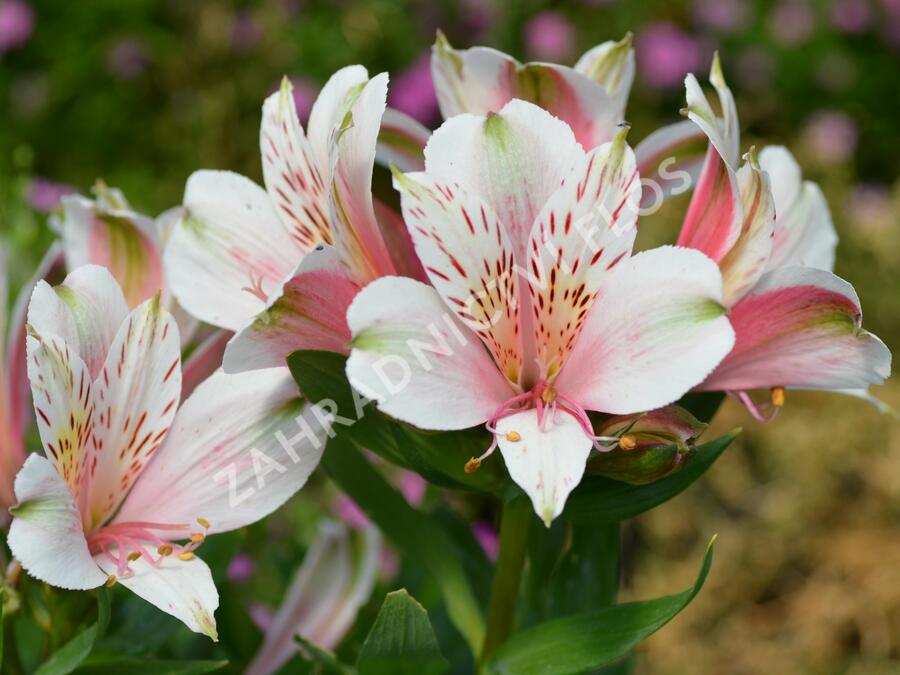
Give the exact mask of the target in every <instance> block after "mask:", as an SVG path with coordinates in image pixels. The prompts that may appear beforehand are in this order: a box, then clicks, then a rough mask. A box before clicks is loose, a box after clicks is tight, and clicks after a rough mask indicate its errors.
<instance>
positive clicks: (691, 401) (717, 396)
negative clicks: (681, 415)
mask: <svg viewBox="0 0 900 675" xmlns="http://www.w3.org/2000/svg"><path fill="white" fill-rule="evenodd" d="M724 400H725V394H724V393H722V392H721V391H697V392H691V393H689V394H685V395H684V396H682V397H681V400H680V401H678V405H680V406H681V407H682V408H684V409H685V410H687V411H688V412H689V413H691V414H692V415H693V416H694V417H696V418H697V419H698V420H700V421H701V422H706V423H707V424H709V422H710V420H712V418H713V417H714V416H715V414H716V412H718V410H719V407H720V406H721V405H722V401H724Z"/></svg>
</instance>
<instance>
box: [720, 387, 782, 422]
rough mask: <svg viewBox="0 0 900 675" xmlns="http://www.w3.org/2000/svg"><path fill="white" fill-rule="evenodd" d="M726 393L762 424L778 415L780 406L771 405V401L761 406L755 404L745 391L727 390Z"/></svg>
mask: <svg viewBox="0 0 900 675" xmlns="http://www.w3.org/2000/svg"><path fill="white" fill-rule="evenodd" d="M728 395H729V396H731V398H733V399H735V400H737V401H740V402H741V403H742V404H743V405H744V407H745V408H747V411H748V412H749V413H750V414H751V415H752V416H753V419H755V420H756V421H757V422H762V423H764V424H765V423H768V422H771V421H772V420H774V419H775V416H776V415H778V411H779V410H781V406H779V405H772V404H771V403H766V404H764V405H762V406H760V405H757V404H756V403H754V402H753V399H752V398H750V395H749V394H748V393H747V392H746V391H737V392H735V391H729V392H728Z"/></svg>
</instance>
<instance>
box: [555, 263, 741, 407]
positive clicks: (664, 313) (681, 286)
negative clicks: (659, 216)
mask: <svg viewBox="0 0 900 675" xmlns="http://www.w3.org/2000/svg"><path fill="white" fill-rule="evenodd" d="M721 303H722V277H721V275H720V273H719V269H718V267H717V266H716V264H715V263H714V262H713V261H712V260H710V259H709V258H707V257H706V256H704V255H703V254H702V253H699V252H697V251H692V250H690V249H679V248H674V247H671V246H664V247H661V248H657V249H652V250H649V251H644V252H642V253H638V254H637V255H635V256H634V257H632V258H630V259H628V260H623V261H622V263H621V264H619V265H618V266H617V267H616V269H615V271H614V273H613V274H611V275H610V276H609V277H608V279H607V281H606V282H605V283H604V284H603V286H602V287H601V289H600V293H599V297H598V298H597V300H596V301H595V302H594V308H593V309H592V310H591V313H590V314H589V315H588V319H587V322H586V324H585V326H584V329H583V331H582V333H581V336H580V337H579V339H578V341H577V342H576V343H575V348H574V349H573V350H572V353H571V355H570V356H569V359H568V361H567V362H566V364H565V366H564V367H563V370H562V372H561V373H560V374H559V377H558V378H557V380H556V384H555V386H556V388H557V389H558V390H559V391H560V392H561V393H564V394H566V395H567V396H569V397H570V398H572V399H574V400H576V401H578V402H579V403H581V404H582V405H584V407H586V408H588V409H590V410H598V411H602V412H608V413H613V414H616V415H626V414H629V413H633V412H641V411H644V410H652V409H654V408H659V407H662V406H664V405H667V404H669V403H671V402H672V401H675V400H677V399H678V398H680V397H681V396H682V394H684V393H686V392H687V391H688V390H689V389H690V388H691V387H693V386H695V385H697V384H699V383H700V382H701V381H702V380H703V379H704V378H705V377H706V376H707V375H708V374H709V373H710V372H711V371H712V369H713V368H715V367H716V365H718V363H719V362H720V361H721V360H722V358H723V357H724V356H725V355H726V354H727V353H728V352H729V350H730V349H731V347H732V345H733V344H734V331H732V329H731V325H730V324H729V323H728V318H727V317H726V316H725V308H724V307H723V306H722V304H721Z"/></svg>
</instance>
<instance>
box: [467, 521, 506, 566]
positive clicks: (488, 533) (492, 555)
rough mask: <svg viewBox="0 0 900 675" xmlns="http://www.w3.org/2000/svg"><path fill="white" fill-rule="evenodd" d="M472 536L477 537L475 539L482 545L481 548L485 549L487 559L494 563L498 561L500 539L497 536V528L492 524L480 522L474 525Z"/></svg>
mask: <svg viewBox="0 0 900 675" xmlns="http://www.w3.org/2000/svg"><path fill="white" fill-rule="evenodd" d="M472 534H473V535H475V539H476V540H477V541H478V543H479V544H481V548H483V549H484V552H485V553H486V554H487V557H488V558H489V559H490V560H492V561H493V560H496V559H497V554H498V553H499V552H500V538H499V536H498V535H497V528H496V527H494V525H493V524H492V523H489V522H487V521H485V520H480V521H478V522H477V523H472Z"/></svg>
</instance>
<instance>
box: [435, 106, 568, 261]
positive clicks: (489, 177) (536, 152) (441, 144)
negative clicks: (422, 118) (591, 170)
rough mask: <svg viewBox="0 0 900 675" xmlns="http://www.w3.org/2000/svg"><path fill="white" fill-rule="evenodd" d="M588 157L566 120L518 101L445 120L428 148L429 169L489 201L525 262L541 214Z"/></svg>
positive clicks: (437, 177)
mask: <svg viewBox="0 0 900 675" xmlns="http://www.w3.org/2000/svg"><path fill="white" fill-rule="evenodd" d="M583 157H584V152H583V151H582V149H581V147H580V146H579V145H578V142H577V141H576V140H575V136H574V135H573V134H572V130H571V129H570V128H569V127H568V126H567V125H566V124H565V123H564V122H561V121H560V120H559V119H557V118H555V117H553V115H551V114H550V113H548V112H547V111H545V110H542V109H541V108H539V107H537V106H536V105H533V104H531V103H526V102H525V101H519V100H514V101H511V102H509V103H507V104H506V105H505V106H504V107H503V108H502V109H501V110H500V111H499V112H497V113H492V114H489V115H488V116H487V117H477V116H475V115H468V114H465V115H457V116H456V117H453V118H451V119H449V120H447V121H446V122H444V124H443V125H441V127H440V128H439V129H438V130H437V131H435V132H434V134H432V136H431V139H430V140H429V141H428V145H427V146H426V148H425V172H426V173H427V174H428V177H429V178H431V179H432V180H433V181H435V182H437V183H443V184H450V185H452V184H454V183H455V184H458V185H459V186H460V187H462V188H463V189H464V190H466V191H467V192H468V193H470V194H472V195H473V196H477V197H479V198H480V199H481V200H482V201H484V203H485V204H486V205H487V206H488V207H489V208H490V209H491V211H493V212H494V213H495V214H496V215H497V217H498V218H499V219H500V221H501V222H502V223H503V224H504V225H505V227H506V231H507V233H508V234H509V236H510V239H511V241H512V243H513V252H514V253H515V254H516V260H517V261H520V262H521V261H524V260H525V259H526V256H525V247H526V245H527V243H528V239H529V236H530V234H531V228H532V226H533V224H534V220H535V218H536V217H537V215H538V213H540V211H541V209H542V208H543V207H544V204H545V203H546V201H547V199H549V197H550V195H552V194H553V193H554V192H555V191H556V190H557V188H559V186H560V184H561V183H562V181H563V179H564V178H565V177H566V176H568V175H569V172H570V171H571V169H572V167H573V166H575V165H576V164H578V163H579V162H580V160H581V159H582V158H583Z"/></svg>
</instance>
